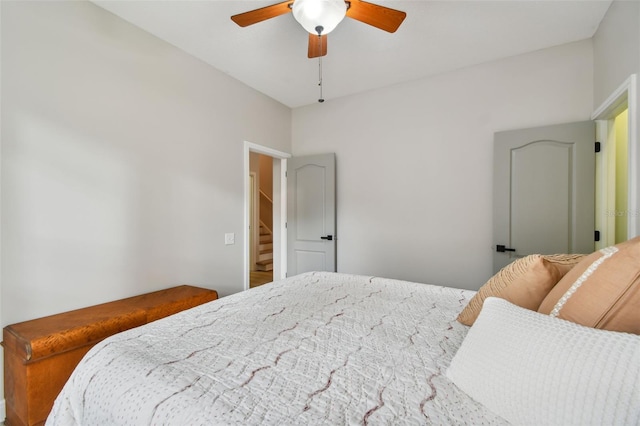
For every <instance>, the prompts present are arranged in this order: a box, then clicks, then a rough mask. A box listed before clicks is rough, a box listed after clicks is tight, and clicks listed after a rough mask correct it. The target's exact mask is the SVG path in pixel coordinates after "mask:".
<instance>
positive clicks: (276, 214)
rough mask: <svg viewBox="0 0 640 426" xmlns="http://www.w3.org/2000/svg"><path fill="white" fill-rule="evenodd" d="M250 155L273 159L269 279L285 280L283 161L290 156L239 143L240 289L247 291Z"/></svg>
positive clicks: (284, 174)
mask: <svg viewBox="0 0 640 426" xmlns="http://www.w3.org/2000/svg"><path fill="white" fill-rule="evenodd" d="M251 152H255V153H257V154H262V155H267V156H269V157H272V158H273V160H274V161H273V279H274V280H277V279H282V278H285V276H286V273H287V159H288V158H291V154H289V153H286V152H282V151H278V150H275V149H273V148H269V147H266V146H262V145H258V144H255V143H252V142H248V141H244V144H243V157H244V158H243V160H244V165H243V173H244V177H243V186H244V189H243V194H244V197H243V200H244V202H243V204H244V214H243V216H244V222H243V223H244V225H243V226H244V227H243V237H242V239H243V244H244V247H243V257H244V258H243V262H242V264H243V268H244V270H243V281H244V290H249V284H250V274H249V268H250V257H251V256H250V250H251V245H250V241H249V236H250V233H249V225H250V223H249V222H250V218H251V212H250V208H251V206H250V200H249V197H250V188H249V185H250V182H249V173H250V172H251V170H250V167H249V155H250V153H251Z"/></svg>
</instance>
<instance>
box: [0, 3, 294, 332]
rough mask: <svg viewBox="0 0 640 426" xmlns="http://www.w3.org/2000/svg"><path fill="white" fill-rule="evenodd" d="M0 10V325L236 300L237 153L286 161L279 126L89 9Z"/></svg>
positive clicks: (280, 119) (193, 66) (172, 51)
mask: <svg viewBox="0 0 640 426" xmlns="http://www.w3.org/2000/svg"><path fill="white" fill-rule="evenodd" d="M1 4H2V89H3V92H2V96H3V97H2V124H3V126H2V154H3V155H2V164H1V166H2V188H1V194H2V212H1V213H2V215H1V217H2V293H1V296H2V297H1V298H2V324H3V325H6V324H9V323H13V322H17V321H21V320H27V319H31V318H35V317H40V316H43V315H48V314H53V313H57V312H62V311H67V310H70V309H74V308H79V307H84V306H88V305H92V304H96V303H100V302H106V301H109V300H114V299H119V298H122V297H126V296H131V295H135V294H140V293H144V292H148V291H153V290H158V289H161V288H166V287H170V286H174V285H178V284H182V283H187V284H192V285H198V286H202V287H209V288H215V289H217V290H218V291H219V292H220V294H221V295H227V294H230V293H234V292H237V291H240V290H242V289H243V263H242V262H243V253H242V251H243V247H242V244H241V243H240V242H241V241H242V240H243V239H242V235H243V143H244V141H245V140H248V141H251V142H255V143H259V144H262V145H266V146H270V147H272V148H274V149H277V150H281V151H290V146H291V135H290V130H291V129H290V123H291V110H290V109H289V108H287V107H285V106H283V105H282V104H279V103H277V102H275V101H273V100H272V99H270V98H267V97H266V96H264V95H262V94H260V93H258V92H256V91H254V90H253V89H250V88H249V87H247V86H245V85H243V84H241V83H239V82H238V81H236V80H234V79H232V78H230V77H228V76H226V75H225V74H223V73H221V72H218V71H216V70H214V69H213V68H211V67H210V66H208V65H206V64H204V63H203V62H201V61H199V60H196V59H195V58H193V57H191V56H189V55H187V54H185V53H184V52H181V51H180V50H178V49H176V48H174V47H173V46H170V45H168V44H167V43H165V42H162V41H160V40H159V39H157V38H155V37H153V36H151V35H149V34H147V33H145V32H144V31H142V30H140V29H138V28H136V27H134V26H132V25H130V24H128V23H126V22H125V21H123V20H121V19H119V18H117V17H115V16H114V15H112V14H110V13H108V12H106V11H104V10H103V9H101V8H99V7H97V6H95V5H93V4H91V3H89V2H19V3H14V2H6V1H3V2H2V3H1ZM225 232H235V233H236V242H237V243H236V244H235V245H233V246H225V245H224V233H225Z"/></svg>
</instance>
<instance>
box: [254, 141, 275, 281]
mask: <svg viewBox="0 0 640 426" xmlns="http://www.w3.org/2000/svg"><path fill="white" fill-rule="evenodd" d="M249 178H250V182H251V184H250V194H249V197H250V200H249V208H250V210H251V211H250V212H249V217H250V222H249V233H250V235H249V259H250V262H249V288H254V287H258V286H260V285H262V284H266V283H269V282H271V281H273V157H271V156H269V155H265V154H260V153H257V152H249Z"/></svg>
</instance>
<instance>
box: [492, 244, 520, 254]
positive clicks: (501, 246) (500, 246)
mask: <svg viewBox="0 0 640 426" xmlns="http://www.w3.org/2000/svg"><path fill="white" fill-rule="evenodd" d="M496 251H497V252H498V253H504V252H505V251H516V249H514V248H509V247H505V246H503V245H502V244H498V245H497V246H496Z"/></svg>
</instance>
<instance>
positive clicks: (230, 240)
mask: <svg viewBox="0 0 640 426" xmlns="http://www.w3.org/2000/svg"><path fill="white" fill-rule="evenodd" d="M224 243H225V244H226V245H231V244H235V243H236V234H234V233H233V232H230V233H227V234H224Z"/></svg>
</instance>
